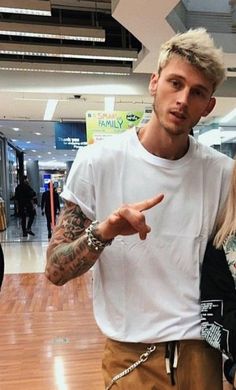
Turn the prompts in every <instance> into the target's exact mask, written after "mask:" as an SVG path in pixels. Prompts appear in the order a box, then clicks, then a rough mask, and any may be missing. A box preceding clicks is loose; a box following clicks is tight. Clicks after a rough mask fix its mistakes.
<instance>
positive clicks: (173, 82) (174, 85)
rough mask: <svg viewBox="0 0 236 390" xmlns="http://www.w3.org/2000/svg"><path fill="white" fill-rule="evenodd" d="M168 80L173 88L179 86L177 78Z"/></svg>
mask: <svg viewBox="0 0 236 390" xmlns="http://www.w3.org/2000/svg"><path fill="white" fill-rule="evenodd" d="M170 82H171V84H172V86H173V87H174V88H179V87H180V82H179V81H178V80H170Z"/></svg>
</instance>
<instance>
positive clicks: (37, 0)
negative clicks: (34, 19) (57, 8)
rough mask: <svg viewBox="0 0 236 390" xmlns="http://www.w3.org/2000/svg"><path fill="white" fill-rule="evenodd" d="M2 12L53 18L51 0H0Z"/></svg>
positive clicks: (0, 10)
mask: <svg viewBox="0 0 236 390" xmlns="http://www.w3.org/2000/svg"><path fill="white" fill-rule="evenodd" d="M0 12H7V13H11V14H29V15H42V16H51V5H50V1H49V0H48V1H46V0H7V1H6V0H0Z"/></svg>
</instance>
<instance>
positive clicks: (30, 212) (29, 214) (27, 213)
mask: <svg viewBox="0 0 236 390" xmlns="http://www.w3.org/2000/svg"><path fill="white" fill-rule="evenodd" d="M20 217H21V227H22V231H23V233H24V232H26V230H31V226H32V224H33V222H34V217H35V210H34V208H33V206H32V207H31V206H30V207H27V206H26V207H23V208H22V210H21V211H20ZM27 218H28V220H27Z"/></svg>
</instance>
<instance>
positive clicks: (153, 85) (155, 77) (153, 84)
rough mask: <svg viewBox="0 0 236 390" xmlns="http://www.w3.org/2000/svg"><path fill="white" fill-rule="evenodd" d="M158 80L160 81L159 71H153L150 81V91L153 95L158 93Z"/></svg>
mask: <svg viewBox="0 0 236 390" xmlns="http://www.w3.org/2000/svg"><path fill="white" fill-rule="evenodd" d="M157 81H158V74H157V73H153V74H152V75H151V79H150V82H149V88H148V89H149V93H150V95H151V96H154V95H155V94H156V90H157Z"/></svg>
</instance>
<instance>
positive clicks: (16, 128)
mask: <svg viewBox="0 0 236 390" xmlns="http://www.w3.org/2000/svg"><path fill="white" fill-rule="evenodd" d="M12 130H14V131H19V130H20V129H19V127H13V128H12Z"/></svg>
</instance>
